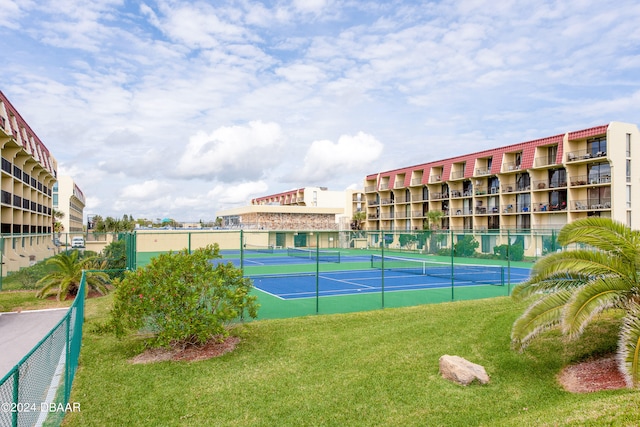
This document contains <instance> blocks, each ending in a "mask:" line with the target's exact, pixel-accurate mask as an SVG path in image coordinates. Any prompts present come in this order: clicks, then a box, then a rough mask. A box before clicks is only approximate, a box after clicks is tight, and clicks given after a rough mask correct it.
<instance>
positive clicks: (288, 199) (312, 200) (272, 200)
mask: <svg viewBox="0 0 640 427" xmlns="http://www.w3.org/2000/svg"><path fill="white" fill-rule="evenodd" d="M344 194H345V193H344V191H329V190H328V189H327V188H326V187H305V188H298V189H295V190H290V191H285V192H283V193H278V194H271V195H269V196H262V197H257V198H255V199H253V200H251V204H252V205H272V206H273V205H280V206H310V207H322V208H334V207H340V208H343V207H344V202H345V200H344Z"/></svg>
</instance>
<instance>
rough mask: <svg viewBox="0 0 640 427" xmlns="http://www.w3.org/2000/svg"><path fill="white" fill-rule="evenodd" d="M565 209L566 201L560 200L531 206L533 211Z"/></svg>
mask: <svg viewBox="0 0 640 427" xmlns="http://www.w3.org/2000/svg"><path fill="white" fill-rule="evenodd" d="M566 209H567V202H562V203H559V204H552V203H538V204H537V205H534V206H533V211H534V212H556V211H564V210H566Z"/></svg>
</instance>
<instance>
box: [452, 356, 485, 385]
mask: <svg viewBox="0 0 640 427" xmlns="http://www.w3.org/2000/svg"><path fill="white" fill-rule="evenodd" d="M440 374H442V377H443V378H446V379H448V380H450V381H453V382H455V383H458V384H462V385H464V386H466V385H469V384H471V383H472V382H473V381H474V380H478V381H479V382H480V384H487V383H488V382H489V375H487V372H486V371H485V370H484V367H483V366H481V365H478V364H475V363H471V362H469V361H468V360H466V359H464V358H462V357H460V356H449V355H448V354H445V355H444V356H442V357H440Z"/></svg>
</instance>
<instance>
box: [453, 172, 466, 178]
mask: <svg viewBox="0 0 640 427" xmlns="http://www.w3.org/2000/svg"><path fill="white" fill-rule="evenodd" d="M460 178H464V171H453V172H451V179H460Z"/></svg>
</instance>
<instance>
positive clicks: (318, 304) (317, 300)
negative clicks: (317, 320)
mask: <svg viewBox="0 0 640 427" xmlns="http://www.w3.org/2000/svg"><path fill="white" fill-rule="evenodd" d="M318 313H320V233H319V232H316V314H318Z"/></svg>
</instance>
